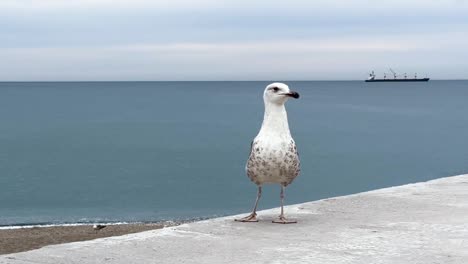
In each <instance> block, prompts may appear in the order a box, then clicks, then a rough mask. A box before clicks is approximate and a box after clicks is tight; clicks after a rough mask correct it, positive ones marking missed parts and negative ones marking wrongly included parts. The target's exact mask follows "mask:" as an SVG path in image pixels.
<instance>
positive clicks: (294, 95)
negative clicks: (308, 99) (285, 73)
mask: <svg viewBox="0 0 468 264" xmlns="http://www.w3.org/2000/svg"><path fill="white" fill-rule="evenodd" d="M289 94H290V95H289V96H291V97H292V98H295V99H298V98H299V94H298V93H297V92H291V93H289Z"/></svg>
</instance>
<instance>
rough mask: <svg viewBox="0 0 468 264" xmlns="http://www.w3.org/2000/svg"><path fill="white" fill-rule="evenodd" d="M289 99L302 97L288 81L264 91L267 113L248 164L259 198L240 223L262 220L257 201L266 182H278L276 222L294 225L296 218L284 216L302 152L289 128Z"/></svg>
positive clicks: (247, 168)
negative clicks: (277, 215) (277, 213)
mask: <svg viewBox="0 0 468 264" xmlns="http://www.w3.org/2000/svg"><path fill="white" fill-rule="evenodd" d="M289 98H295V99H297V98H299V94H298V93H297V92H294V91H291V90H290V89H289V87H288V86H287V85H286V84H284V83H272V84H270V85H268V86H267V87H266V88H265V91H264V92H263V101H264V103H265V115H264V117H263V123H262V127H261V128H260V132H258V135H257V136H256V137H255V139H254V140H253V141H252V144H251V149H250V156H249V159H248V160H247V165H246V167H245V169H246V172H247V176H248V177H249V178H250V180H251V181H252V182H254V183H255V184H256V185H257V186H258V191H257V199H256V200H255V206H254V208H253V211H252V213H251V214H250V215H248V216H246V217H244V218H240V219H235V221H238V222H258V220H257V212H256V211H257V204H258V201H259V200H260V197H261V195H262V185H263V184H265V183H276V184H280V185H281V194H280V198H281V214H280V215H279V217H278V219H276V220H273V223H279V224H291V223H297V221H295V220H289V219H286V217H285V216H284V210H283V204H284V189H285V188H286V186H288V185H289V184H290V183H291V182H292V181H293V180H294V179H295V178H296V177H297V176H298V175H299V172H300V162H299V155H298V153H297V148H296V143H295V142H294V139H293V138H292V137H291V132H290V131H289V125H288V116H287V113H286V108H285V107H284V104H285V103H286V101H287V100H288V99H289Z"/></svg>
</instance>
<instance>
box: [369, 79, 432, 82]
mask: <svg viewBox="0 0 468 264" xmlns="http://www.w3.org/2000/svg"><path fill="white" fill-rule="evenodd" d="M365 81H366V82H427V81H429V78H421V79H371V80H365Z"/></svg>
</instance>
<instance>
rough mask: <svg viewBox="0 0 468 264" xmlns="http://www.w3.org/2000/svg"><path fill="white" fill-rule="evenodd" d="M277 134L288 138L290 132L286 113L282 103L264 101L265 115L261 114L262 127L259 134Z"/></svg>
mask: <svg viewBox="0 0 468 264" xmlns="http://www.w3.org/2000/svg"><path fill="white" fill-rule="evenodd" d="M260 135H265V136H278V137H281V138H285V139H287V138H290V137H291V132H290V131H289V125H288V114H287V113H286V108H285V107H284V104H274V103H270V102H265V115H264V116H263V123H262V128H261V129H260V132H259V136H260Z"/></svg>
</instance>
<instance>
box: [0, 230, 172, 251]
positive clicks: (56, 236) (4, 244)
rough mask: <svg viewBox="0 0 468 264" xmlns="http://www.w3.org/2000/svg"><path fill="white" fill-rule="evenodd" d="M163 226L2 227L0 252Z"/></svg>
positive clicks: (123, 233)
mask: <svg viewBox="0 0 468 264" xmlns="http://www.w3.org/2000/svg"><path fill="white" fill-rule="evenodd" d="M173 225H176V224H173ZM166 226H167V224H166ZM163 227H164V225H163V224H160V223H154V224H119V225H107V226H106V227H105V228H103V229H101V230H99V231H97V232H96V231H95V230H94V229H93V226H92V225H80V226H54V227H32V228H19V229H2V230H0V254H8V253H16V252H22V251H28V250H32V249H37V248H41V247H44V246H47V245H53V244H61V243H68V242H75V241H84V240H91V239H96V238H101V237H110V236H120V235H125V234H131V233H137V232H142V231H147V230H152V229H160V228H163Z"/></svg>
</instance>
